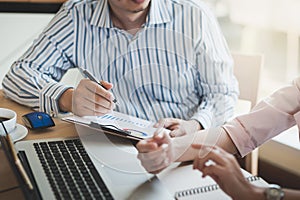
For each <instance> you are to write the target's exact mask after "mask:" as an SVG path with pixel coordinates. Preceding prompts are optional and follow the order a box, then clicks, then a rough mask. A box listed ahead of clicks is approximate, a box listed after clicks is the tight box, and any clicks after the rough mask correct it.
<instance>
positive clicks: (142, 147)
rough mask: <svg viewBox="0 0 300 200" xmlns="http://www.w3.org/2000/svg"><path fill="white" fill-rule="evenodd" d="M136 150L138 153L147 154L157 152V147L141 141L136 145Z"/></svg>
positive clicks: (153, 143) (154, 143) (154, 144)
mask: <svg viewBox="0 0 300 200" xmlns="http://www.w3.org/2000/svg"><path fill="white" fill-rule="evenodd" d="M136 148H137V150H138V151H139V152H140V153H147V152H150V151H155V150H157V149H158V145H157V143H156V142H151V141H146V140H141V141H139V142H138V143H137V145H136Z"/></svg>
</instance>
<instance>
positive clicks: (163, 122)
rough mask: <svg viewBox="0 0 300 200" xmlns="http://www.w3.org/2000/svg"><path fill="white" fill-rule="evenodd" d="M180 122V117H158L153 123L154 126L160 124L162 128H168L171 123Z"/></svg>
mask: <svg viewBox="0 0 300 200" xmlns="http://www.w3.org/2000/svg"><path fill="white" fill-rule="evenodd" d="M179 123H180V119H177V118H163V119H160V120H159V121H158V122H157V123H156V124H155V125H154V127H159V126H162V127H164V128H168V127H169V126H171V125H174V124H179Z"/></svg>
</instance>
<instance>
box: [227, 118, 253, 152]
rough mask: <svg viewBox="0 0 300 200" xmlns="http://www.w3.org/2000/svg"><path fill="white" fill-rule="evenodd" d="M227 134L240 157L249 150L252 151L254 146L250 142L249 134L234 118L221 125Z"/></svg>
mask: <svg viewBox="0 0 300 200" xmlns="http://www.w3.org/2000/svg"><path fill="white" fill-rule="evenodd" d="M223 128H224V129H225V130H226V132H227V134H228V135H229V137H230V138H231V140H232V142H233V143H234V145H235V146H236V148H237V150H238V152H239V154H240V156H241V157H244V156H245V155H247V154H248V153H249V152H251V151H253V149H255V148H256V146H255V145H254V144H253V143H252V142H251V137H250V135H249V134H248V133H247V132H246V131H245V129H244V127H243V126H242V125H241V123H240V122H239V121H238V120H236V119H234V120H231V121H230V122H227V123H226V124H225V125H223Z"/></svg>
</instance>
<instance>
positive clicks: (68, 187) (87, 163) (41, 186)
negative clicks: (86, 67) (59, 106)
mask: <svg viewBox="0 0 300 200" xmlns="http://www.w3.org/2000/svg"><path fill="white" fill-rule="evenodd" d="M0 137H1V147H2V149H3V150H4V151H5V154H6V156H7V158H8V160H9V161H10V163H11V166H12V168H13V171H14V173H15V175H16V177H18V180H19V183H20V185H21V186H22V187H21V189H22V191H23V193H24V195H25V197H26V199H122V200H123V199H145V200H148V199H149V200H152V199H174V197H173V195H171V194H170V193H169V191H168V190H167V188H166V187H165V186H164V185H163V184H162V182H161V181H160V180H159V179H158V178H157V177H156V176H154V175H150V174H147V173H131V172H128V171H126V170H118V169H116V168H114V167H112V166H111V165H107V163H105V162H102V160H99V157H98V158H97V156H95V155H92V156H91V155H90V153H88V152H87V150H86V148H85V146H86V144H88V143H89V141H92V142H93V144H95V141H99V143H97V151H103V152H107V154H110V153H109V152H110V149H111V150H112V151H114V150H115V149H116V148H115V147H116V146H115V145H120V146H122V145H124V144H123V143H124V142H125V143H128V140H127V141H126V140H125V139H124V140H123V141H122V139H121V141H120V138H119V137H118V138H115V137H116V136H112V135H108V136H106V135H105V134H103V133H99V132H98V133H97V134H92V137H80V138H79V137H78V138H56V139H43V140H28V141H20V142H17V143H16V144H15V145H14V148H15V149H16V150H17V152H18V158H19V159H20V161H21V163H22V166H23V167H24V168H25V171H26V174H27V176H28V177H29V182H30V184H31V185H32V189H30V187H29V184H28V180H27V181H26V178H24V173H21V172H20V170H19V169H18V167H17V166H16V165H15V162H14V155H13V151H11V149H10V146H9V140H8V138H7V137H6V136H0ZM82 138H85V139H83V140H82ZM86 138H88V139H86ZM107 141H109V142H107ZM83 143H85V144H83ZM118 143H120V144H118ZM93 144H91V146H92V148H93V147H95V145H94V146H93ZM92 148H91V149H89V151H90V152H93V149H92ZM126 148H127V150H128V148H129V149H130V150H134V149H135V147H134V146H133V145H131V147H130V145H129V146H128V145H127V144H126ZM131 148H132V149H131ZM113 149H114V150H113ZM117 149H118V148H117ZM113 153H114V152H113ZM112 156H113V155H112ZM112 156H109V157H112ZM125 159H126V158H125ZM123 160H124V159H123ZM121 163H122V162H121ZM133 165H135V163H133ZM133 165H132V166H133ZM132 166H129V168H131V167H132ZM127 167H128V166H127ZM134 167H135V166H134Z"/></svg>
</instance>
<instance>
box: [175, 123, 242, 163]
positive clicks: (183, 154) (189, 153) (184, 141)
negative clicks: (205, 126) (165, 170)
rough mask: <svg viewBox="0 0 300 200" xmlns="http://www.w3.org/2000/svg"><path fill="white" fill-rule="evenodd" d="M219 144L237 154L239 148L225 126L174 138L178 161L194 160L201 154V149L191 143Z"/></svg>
mask: <svg viewBox="0 0 300 200" xmlns="http://www.w3.org/2000/svg"><path fill="white" fill-rule="evenodd" d="M193 143H196V144H203V145H208V146H214V145H217V146H219V147H221V148H223V149H224V150H226V151H227V152H229V153H232V154H236V153H237V152H238V151H237V148H236V146H235V145H234V143H233V142H232V140H231V138H230V137H229V135H228V134H227V132H226V131H225V130H224V129H223V128H216V129H210V130H202V131H198V132H195V133H193V134H188V135H186V136H182V137H176V138H174V142H173V145H174V147H173V148H174V149H175V155H176V161H178V162H183V161H188V160H193V159H194V158H195V157H196V156H198V154H199V150H197V149H194V148H192V147H191V144H193Z"/></svg>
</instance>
